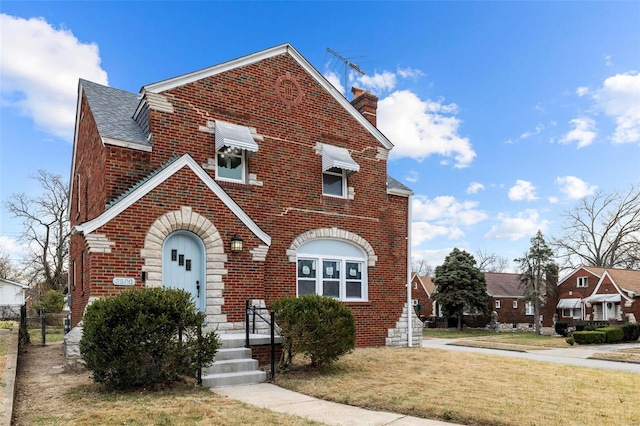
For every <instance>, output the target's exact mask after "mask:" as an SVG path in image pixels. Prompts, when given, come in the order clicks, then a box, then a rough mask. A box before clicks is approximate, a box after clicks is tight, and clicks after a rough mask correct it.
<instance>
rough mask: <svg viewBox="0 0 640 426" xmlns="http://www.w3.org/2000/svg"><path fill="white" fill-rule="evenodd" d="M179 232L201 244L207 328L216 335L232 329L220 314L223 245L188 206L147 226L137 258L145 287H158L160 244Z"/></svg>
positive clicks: (215, 231)
mask: <svg viewBox="0 0 640 426" xmlns="http://www.w3.org/2000/svg"><path fill="white" fill-rule="evenodd" d="M180 230H183V231H191V232H193V233H194V234H195V235H197V236H198V237H200V238H201V239H202V242H203V243H204V247H205V252H206V256H205V279H206V282H207V287H206V294H207V299H206V302H205V304H206V308H205V313H206V315H207V328H210V329H213V330H216V331H217V332H219V333H220V332H222V333H224V332H225V331H227V330H231V329H233V324H230V323H228V322H227V315H226V314H223V313H222V306H223V305H224V297H223V296H222V294H223V290H224V281H223V276H224V275H227V269H226V267H225V262H226V261H227V255H226V254H225V252H224V242H223V241H222V237H221V236H220V232H218V229H217V228H216V227H215V225H214V224H213V223H211V221H209V219H207V218H206V217H204V216H202V215H200V214H198V213H195V212H194V211H193V210H192V209H191V207H185V206H183V207H180V209H179V210H174V211H170V212H167V213H165V214H164V215H162V216H160V217H159V218H158V219H156V221H155V222H154V223H153V224H152V225H151V226H150V227H149V231H148V232H147V236H146V237H145V240H144V248H143V249H141V250H140V256H141V257H142V258H143V259H144V266H143V267H142V271H144V272H146V274H147V277H146V282H145V285H146V286H147V287H162V245H163V243H164V240H165V239H166V238H167V237H168V236H169V235H170V234H171V233H172V232H175V231H180Z"/></svg>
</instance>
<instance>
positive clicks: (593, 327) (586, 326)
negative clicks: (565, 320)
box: [584, 324, 598, 331]
mask: <svg viewBox="0 0 640 426" xmlns="http://www.w3.org/2000/svg"><path fill="white" fill-rule="evenodd" d="M597 329H598V327H597V326H595V325H593V324H587V325H585V326H584V331H595V330H597Z"/></svg>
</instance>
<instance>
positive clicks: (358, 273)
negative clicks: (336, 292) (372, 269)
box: [346, 262, 362, 280]
mask: <svg viewBox="0 0 640 426" xmlns="http://www.w3.org/2000/svg"><path fill="white" fill-rule="evenodd" d="M346 278H347V279H348V280H361V279H362V263H361V262H347V277H346Z"/></svg>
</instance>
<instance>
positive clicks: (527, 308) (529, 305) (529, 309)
mask: <svg viewBox="0 0 640 426" xmlns="http://www.w3.org/2000/svg"><path fill="white" fill-rule="evenodd" d="M524 314H525V315H534V314H535V307H534V306H533V302H532V301H530V300H528V301H526V302H525V303H524Z"/></svg>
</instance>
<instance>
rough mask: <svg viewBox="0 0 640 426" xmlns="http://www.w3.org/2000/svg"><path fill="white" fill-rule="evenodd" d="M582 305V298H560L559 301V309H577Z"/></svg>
mask: <svg viewBox="0 0 640 426" xmlns="http://www.w3.org/2000/svg"><path fill="white" fill-rule="evenodd" d="M579 307H580V299H577V298H570V299H560V300H559V301H558V305H557V306H556V308H557V309H577V308H579Z"/></svg>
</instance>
